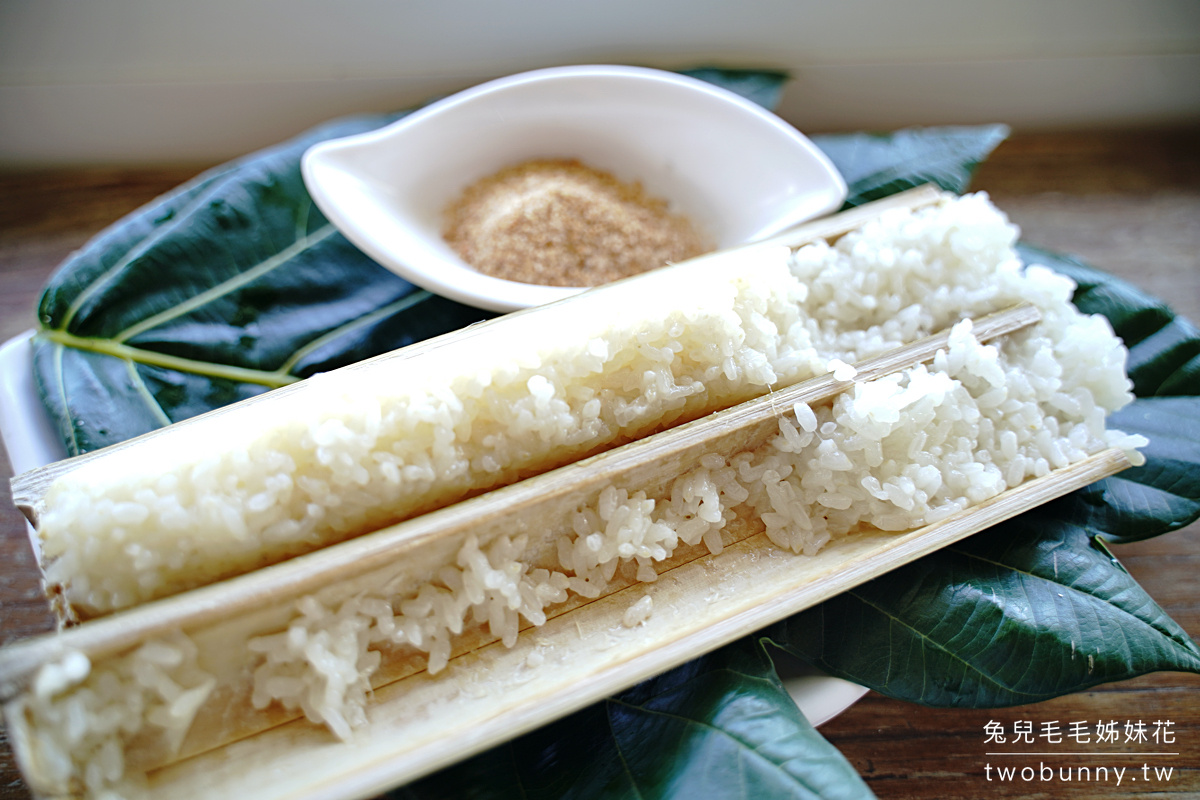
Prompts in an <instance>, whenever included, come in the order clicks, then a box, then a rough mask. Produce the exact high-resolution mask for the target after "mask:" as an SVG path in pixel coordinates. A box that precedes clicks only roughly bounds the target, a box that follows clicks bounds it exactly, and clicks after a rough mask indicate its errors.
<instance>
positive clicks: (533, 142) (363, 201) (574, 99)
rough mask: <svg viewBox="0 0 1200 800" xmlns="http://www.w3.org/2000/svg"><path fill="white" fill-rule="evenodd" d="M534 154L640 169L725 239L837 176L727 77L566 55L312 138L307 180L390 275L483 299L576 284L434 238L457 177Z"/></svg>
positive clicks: (651, 185) (651, 186)
mask: <svg viewBox="0 0 1200 800" xmlns="http://www.w3.org/2000/svg"><path fill="white" fill-rule="evenodd" d="M534 158H566V159H578V160H580V161H582V162H584V163H585V164H588V165H589V166H593V167H596V168H598V169H603V170H605V171H607V172H611V173H612V174H613V175H615V176H616V177H617V178H618V179H620V180H623V181H626V182H633V181H638V182H640V183H641V184H642V185H643V187H644V188H645V189H646V190H647V191H648V192H649V193H650V194H651V195H653V196H656V197H662V198H664V199H666V200H667V201H668V202H669V203H670V205H671V207H672V210H674V211H676V212H679V213H683V214H684V215H686V216H687V217H688V218H689V219H691V220H692V221H693V222H694V223H695V224H696V225H697V227H698V228H699V229H700V230H702V231H704V232H705V233H706V234H707V235H708V236H709V237H710V238H711V239H713V240H714V241H715V243H716V246H717V247H718V248H727V247H732V246H734V245H738V244H743V243H746V242H750V241H754V240H757V239H761V238H765V237H767V236H771V235H773V234H776V233H779V232H781V231H783V230H785V229H786V228H789V227H791V226H793V225H796V224H798V223H801V222H804V221H805V220H808V219H812V218H814V217H818V216H821V215H823V214H827V213H830V212H832V211H836V210H837V209H838V207H839V206H841V204H842V201H843V200H844V199H845V198H846V183H845V181H843V180H842V178H841V176H840V175H839V174H838V171H837V169H836V168H834V166H833V164H832V163H831V162H830V161H829V159H828V158H827V157H826V156H825V155H824V154H823V153H822V152H821V151H820V150H819V149H817V147H816V146H815V145H813V143H812V142H811V141H809V140H808V138H807V137H805V136H803V135H802V134H800V133H799V132H798V131H796V130H795V129H794V128H793V127H791V126H790V125H788V124H787V123H785V122H783V120H781V119H779V118H778V117H776V116H775V115H774V114H771V113H770V112H768V111H766V110H764V109H763V108H761V107H760V106H758V105H755V104H754V103H752V102H750V101H748V100H746V99H744V98H742V97H740V96H738V95H736V94H734V93H733V92H730V91H726V90H725V89H721V88H718V87H716V86H713V85H712V84H709V83H706V82H704V81H699V80H696V79H694V78H690V77H686V76H682V75H678V74H676V73H671V72H664V71H661V70H653V69H642V68H637V67H621V66H605V65H600V66H574V67H556V68H551V69H542V70H534V71H532V72H525V73H521V74H518V75H513V76H510V77H507V78H501V79H499V80H495V81H491V82H489V83H485V84H482V85H480V86H476V87H474V88H472V89H468V90H467V91H464V92H461V93H459V94H456V95H453V96H452V97H448V98H446V99H444V100H441V101H439V102H437V103H433V104H432V105H429V106H426V107H425V108H423V109H421V110H420V111H418V112H416V113H413V114H410V115H409V116H407V117H405V118H404V119H402V120H399V121H398V122H395V123H393V124H392V125H389V126H388V127H386V128H383V129H381V130H377V131H371V132H368V133H363V134H358V135H355V136H350V137H346V138H343V139H338V140H333V141H326V142H322V143H320V144H317V145H314V146H313V147H312V148H311V149H310V150H309V151H308V152H307V153H306V154H305V156H304V160H303V162H302V170H303V174H304V180H305V184H306V185H307V187H308V190H309V193H310V194H311V195H312V197H313V199H314V200H315V201H316V203H317V206H318V207H319V208H320V209H321V211H322V212H323V213H324V214H325V216H327V217H328V218H329V219H330V220H331V221H332V222H333V223H334V225H336V226H337V227H338V229H339V230H340V231H341V232H342V233H343V234H344V235H345V236H346V238H348V239H349V240H350V241H351V242H353V243H354V244H356V245H357V246H358V247H360V248H361V249H362V250H363V251H364V252H366V253H367V254H368V255H370V256H371V257H372V258H374V259H375V260H376V261H378V262H379V263H380V264H383V265H384V266H386V267H387V268H389V269H391V270H392V271H394V272H396V273H397V274H398V275H400V276H401V277H403V278H405V279H407V280H409V281H412V282H413V283H415V284H417V285H418V286H421V287H423V288H425V289H428V290H429V291H431V292H434V293H436V294H439V295H442V296H444V297H449V298H451V299H453V300H457V301H459V302H461V303H466V304H468V305H473V306H478V307H480V308H485V309H490V310H493V311H512V310H515V309H519V308H526V307H529V306H535V305H541V304H543V303H548V302H552V301H554V300H558V299H560V298H563V297H566V296H569V295H571V294H574V293H576V292H579V291H581V288H576V287H554V286H540V285H535V284H528V283H518V282H515V281H507V280H501V279H500V278H494V277H491V276H489V275H485V274H483V273H481V272H478V271H476V270H475V269H473V268H471V267H470V266H468V265H467V264H466V263H465V262H464V261H463V260H462V259H461V258H460V257H459V256H458V255H457V254H456V253H455V252H454V251H453V250H452V249H451V248H450V246H449V245H448V244H447V243H446V242H445V241H444V240H443V238H442V225H443V221H442V212H443V210H444V209H445V207H446V206H447V205H448V204H449V203H450V202H451V201H452V200H453V199H454V198H455V197H456V196H457V195H458V194H459V193H460V192H461V191H462V190H463V189H464V188H465V187H466V186H468V185H469V184H471V183H473V182H475V181H476V180H479V179H480V178H483V177H485V176H487V175H490V174H493V173H495V172H496V171H497V170H499V169H501V168H502V167H506V166H510V165H513V164H518V163H521V162H523V161H527V160H529V159H534Z"/></svg>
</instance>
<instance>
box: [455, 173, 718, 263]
mask: <svg viewBox="0 0 1200 800" xmlns="http://www.w3.org/2000/svg"><path fill="white" fill-rule="evenodd" d="M443 236H444V237H445V239H446V241H447V242H448V243H449V244H450V246H451V247H453V248H454V250H455V252H457V253H458V254H459V255H460V256H461V257H462V259H463V260H464V261H466V262H467V263H468V264H470V265H471V266H473V267H475V268H476V269H477V270H479V271H480V272H483V273H485V274H487V275H492V276H494V277H497V278H504V279H505V280H510V281H519V282H521V283H538V284H543V285H546V286H598V285H600V284H602V283H608V282H609V281H613V280H616V279H618V278H624V277H627V276H629V275H634V274H636V273H639V272H645V271H646V270H650V269H655V268H657V267H661V266H665V265H666V264H669V263H673V262H676V261H683V260H684V259H687V258H692V257H693V256H697V255H700V254H701V253H704V252H707V251H709V250H711V249H712V247H711V246H710V245H709V244H708V243H707V242H706V241H705V240H704V238H703V237H702V236H701V235H700V234H699V232H698V231H696V229H695V228H693V227H692V224H691V222H689V221H688V220H687V218H685V217H683V216H680V215H678V214H672V213H670V211H669V210H668V208H667V203H666V202H665V201H664V200H660V199H658V198H654V197H650V196H648V195H647V194H646V193H645V191H644V190H643V189H642V186H641V184H640V183H632V184H629V183H622V182H621V181H619V180H617V179H616V178H615V177H614V176H613V175H611V174H609V173H607V172H601V171H599V170H596V169H592V168H591V167H588V166H585V165H584V164H581V163H580V162H578V161H574V160H534V161H526V162H524V163H522V164H518V165H516V166H512V167H507V168H505V169H502V170H500V171H499V172H497V173H496V174H494V175H491V176H489V177H487V178H484V179H482V180H480V181H478V182H476V183H474V184H472V185H471V186H469V187H468V188H467V189H466V191H465V192H463V194H462V195H461V196H460V197H459V198H458V199H457V200H456V201H455V202H454V203H452V204H451V205H450V206H449V208H448V209H447V210H446V227H445V230H444V232H443Z"/></svg>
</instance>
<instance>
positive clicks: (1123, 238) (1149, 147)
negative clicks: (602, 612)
mask: <svg viewBox="0 0 1200 800" xmlns="http://www.w3.org/2000/svg"><path fill="white" fill-rule="evenodd" d="M1198 145H1200V128H1194V129H1174V130H1165V131H1145V130H1141V131H1123V132H1107V133H1089V134H1076V133H1061V134H1037V135H1018V136H1014V137H1013V138H1012V139H1011V140H1009V141H1008V142H1006V143H1005V144H1004V145H1002V146H1001V147H1000V149H999V150H998V151H997V152H996V154H995V155H994V156H993V157H992V158H991V159H990V160H989V161H988V162H987V163H986V164H985V165H984V166H983V168H981V170H980V172H979V174H978V176H977V178H976V181H975V184H974V187H973V188H977V189H985V190H987V191H989V192H990V193H991V195H992V197H993V199H994V200H995V201H996V203H997V204H998V205H999V206H1000V207H1001V208H1003V209H1005V210H1006V211H1007V212H1008V213H1009V214H1010V216H1011V217H1012V219H1013V220H1014V221H1015V222H1017V223H1018V224H1019V225H1021V227H1022V229H1023V231H1024V236H1025V238H1026V239H1027V240H1028V241H1030V242H1033V243H1035V244H1040V245H1043V246H1045V247H1049V248H1053V249H1060V250H1065V251H1069V252H1074V253H1077V254H1079V255H1082V256H1084V257H1085V258H1086V259H1087V260H1088V261H1089V262H1091V263H1092V264H1094V265H1095V266H1097V267H1099V268H1101V269H1104V270H1106V271H1108V272H1111V273H1114V274H1116V275H1119V276H1121V277H1123V278H1125V279H1126V280H1129V281H1130V282H1132V283H1134V284H1136V285H1139V286H1141V287H1142V288H1144V289H1145V290H1146V291H1148V292H1150V293H1151V294H1154V295H1156V296H1158V297H1161V298H1164V299H1166V300H1167V301H1168V302H1169V303H1171V304H1172V305H1173V307H1174V308H1175V310H1176V311H1177V312H1179V313H1181V314H1183V315H1185V316H1187V317H1188V318H1190V319H1191V320H1193V321H1200V147H1198ZM199 169H200V167H199V166H190V167H171V168H137V169H134V168H128V169H120V168H105V169H68V170H54V171H23V172H0V341H5V340H7V339H8V338H10V337H11V336H13V335H16V334H17V333H19V332H21V331H23V330H25V329H27V328H31V327H33V326H34V324H35V316H34V309H35V306H36V302H37V298H38V295H39V293H40V290H41V286H42V284H43V283H44V281H45V280H46V278H47V276H48V275H49V274H50V272H51V271H52V270H53V269H54V267H55V266H56V265H57V264H58V263H59V262H60V261H61V260H62V259H63V258H64V257H66V256H67V254H68V253H70V252H71V250H73V249H74V248H77V247H79V246H80V245H81V244H83V243H84V242H85V241H86V240H87V238H88V237H90V236H91V235H93V234H95V233H96V232H98V231H99V230H100V229H101V228H102V227H103V226H105V225H107V224H108V223H110V222H112V221H114V220H116V219H118V218H119V217H121V216H122V215H124V214H126V213H128V212H129V211H131V210H133V209H134V208H136V207H137V206H139V205H141V204H142V203H144V202H146V201H148V200H150V199H151V198H153V197H154V196H155V195H157V194H159V193H161V192H163V191H166V190H167V189H169V188H171V187H172V186H175V185H177V184H178V183H181V182H182V181H184V180H186V179H187V178H189V177H191V176H192V175H193V174H195V173H196V172H197V171H198V170H199ZM1196 424H1198V425H1200V420H1197V423H1196ZM0 459H2V460H0V473H2V474H3V475H4V476H5V477H7V476H8V475H11V474H12V470H11V467H10V466H9V464H8V461H7V457H6V456H0ZM1115 550H1116V554H1117V556H1118V557H1119V558H1120V559H1121V561H1122V563H1124V564H1125V566H1126V567H1127V568H1128V569H1129V571H1130V572H1131V573H1132V574H1133V575H1134V577H1135V578H1137V580H1138V581H1139V582H1140V583H1141V584H1142V585H1143V586H1144V587H1145V588H1146V589H1147V590H1148V591H1149V592H1150V594H1151V595H1152V596H1153V597H1154V598H1155V599H1156V600H1157V601H1158V602H1159V604H1160V605H1161V606H1163V608H1164V609H1166V611H1167V613H1169V614H1170V615H1171V616H1172V617H1173V618H1174V619H1175V620H1177V621H1178V622H1179V623H1180V624H1181V625H1182V626H1183V627H1184V628H1185V629H1186V630H1187V631H1188V632H1189V633H1190V634H1191V635H1192V636H1193V637H1194V638H1200V577H1197V576H1200V524H1194V525H1192V526H1190V527H1189V528H1187V529H1185V530H1184V531H1181V532H1178V533H1174V534H1170V535H1168V536H1164V537H1160V538H1158V539H1154V540H1151V541H1148V542H1143V543H1141V544H1135V545H1126V546H1122V547H1118V548H1115ZM35 574H36V569H35V566H34V562H33V557H32V554H31V552H30V550H29V545H28V541H27V538H26V532H25V525H24V520H23V519H22V518H21V516H20V515H19V514H18V513H17V511H16V510H15V509H14V508H13V506H12V502H11V495H10V494H9V491H8V485H7V481H5V482H4V483H3V486H0V642H9V641H13V640H15V639H19V638H22V637H25V636H29V635H32V634H35V633H39V632H42V631H46V630H50V629H51V628H52V623H51V619H50V616H49V614H48V612H47V610H46V608H45V605H44V604H43V602H42V599H41V596H40V589H39V586H38V583H37V579H36V577H35ZM1080 720H1084V721H1087V722H1088V723H1089V724H1091V725H1093V726H1094V724H1095V723H1096V722H1097V721H1100V720H1103V721H1109V720H1117V721H1119V722H1121V723H1122V725H1123V724H1124V722H1125V721H1132V722H1137V721H1142V722H1145V723H1147V724H1148V725H1149V724H1152V723H1153V722H1154V721H1155V720H1170V721H1171V722H1172V723H1173V730H1174V732H1175V734H1176V742H1175V743H1174V744H1173V745H1172V751H1173V752H1178V753H1179V755H1178V756H1172V757H1154V758H1149V757H1136V758H1132V757H1131V758H1127V759H1125V760H1123V761H1120V762H1119V763H1117V762H1113V763H1111V764H1109V766H1111V767H1113V768H1114V769H1115V768H1116V767H1120V766H1125V767H1127V768H1128V769H1127V771H1126V772H1125V773H1124V778H1123V780H1122V782H1121V785H1119V786H1118V785H1116V780H1115V777H1111V775H1110V779H1109V780H1108V781H1107V782H1097V781H1096V780H1093V781H1092V782H1084V783H1081V782H1080V781H1079V780H1073V781H1070V782H1068V781H1065V780H1063V778H1062V776H1061V773H1060V772H1058V773H1057V774H1056V775H1055V777H1054V778H1053V779H1052V780H1049V781H1042V780H1041V779H1040V778H1041V775H1044V773H1041V774H1037V773H1036V772H1035V775H1034V777H1033V779H1032V780H1030V781H1023V780H1021V779H1020V777H1019V774H1018V777H1017V779H1016V780H1014V781H1011V782H1000V780H999V774H998V772H996V771H995V770H996V768H997V767H998V766H999V764H997V763H993V762H995V761H996V759H993V758H990V757H988V756H987V755H985V753H986V752H987V751H988V750H989V747H988V746H987V745H986V744H985V741H986V735H985V726H986V725H987V724H988V723H989V722H992V721H995V722H1000V723H1003V725H1004V726H1005V728H1006V729H1007V730H1010V731H1011V730H1012V726H1013V723H1014V722H1015V721H1029V722H1032V723H1033V725H1034V728H1035V729H1037V730H1040V729H1041V726H1042V725H1043V723H1049V722H1055V721H1057V722H1059V723H1060V725H1061V727H1062V728H1063V730H1064V731H1065V730H1066V728H1067V727H1068V725H1069V724H1070V723H1071V722H1074V721H1080ZM821 730H822V732H823V733H824V734H825V736H826V737H827V738H828V739H829V740H830V741H831V742H832V743H833V744H834V745H835V746H837V747H838V749H840V750H841V751H842V752H843V753H844V754H845V755H846V757H847V758H849V759H850V760H851V762H852V763H853V764H854V766H855V768H856V769H857V770H858V772H859V773H860V774H861V775H862V776H863V777H864V778H865V779H866V780H867V783H868V785H870V787H871V788H872V790H874V791H875V792H876V793H877V794H878V796H879V797H882V798H940V799H942V800H952V799H953V798H975V797H980V796H983V795H991V796H997V797H1030V796H1038V797H1079V798H1085V797H1086V798H1105V799H1108V798H1125V797H1129V798H1134V797H1138V798H1145V797H1148V796H1162V795H1170V796H1178V797H1185V796H1190V797H1198V796H1200V676H1197V675H1189V674H1179V673H1160V674H1156V675H1150V676H1145V677H1142V678H1138V679H1135V680H1131V681H1127V682H1124V683H1120V684H1113V685H1108V686H1102V687H1098V688H1096V689H1094V690H1092V691H1088V692H1083V693H1079V694H1075V695H1071V696H1069V697H1063V698H1059V699H1056V700H1052V701H1049V702H1045V703H1040V704H1037V705H1033V706H1024V707H1019V708H1011V709H1002V710H982V711H976V710H954V709H927V708H922V707H918V706H914V705H911V704H907V703H901V702H897V701H894V700H890V699H888V698H886V697H883V696H882V695H878V694H875V693H870V694H868V695H867V696H866V697H865V698H864V699H863V700H861V701H860V702H859V703H858V704H856V705H855V706H853V707H852V708H851V709H850V710H849V711H847V712H845V713H844V714H842V715H841V716H840V717H838V718H836V719H835V720H833V721H831V722H829V723H827V724H826V725H824V726H823V727H822V729H821ZM1069 749H1072V748H1069V747H1067V746H1066V745H1063V746H1061V749H1055V750H1054V752H1055V753H1056V755H1054V756H1048V757H1045V758H1042V759H1036V758H1035V759H1031V760H1030V761H1029V762H1028V763H1029V764H1031V765H1032V766H1034V767H1035V770H1036V768H1037V767H1038V765H1039V762H1040V763H1044V764H1045V765H1047V766H1049V767H1051V768H1052V769H1053V770H1055V771H1056V772H1057V771H1058V770H1060V769H1063V768H1066V769H1068V770H1071V773H1070V774H1071V775H1072V777H1075V778H1078V776H1079V773H1078V772H1077V771H1075V770H1077V768H1078V767H1080V766H1084V765H1086V764H1087V763H1088V762H1085V761H1084V760H1082V759H1079V758H1076V759H1068V758H1065V757H1064V756H1063V754H1065V753H1066V752H1067V751H1068V750H1069ZM1074 749H1078V748H1074ZM1091 763H1092V765H1097V762H1096V761H1095V760H1093V761H1092V762H1091ZM1144 763H1146V764H1148V765H1149V772H1148V773H1147V772H1143V770H1142V764H1144ZM989 764H990V765H991V768H992V769H991V771H990V772H989V770H988V766H989ZM1024 764H1025V762H1022V764H1021V765H1024ZM1006 765H1011V764H1007V763H1006ZM1154 767H1159V768H1164V767H1172V768H1173V772H1172V774H1171V777H1170V780H1160V779H1157V780H1156V779H1155V776H1154ZM1147 776H1148V777H1149V780H1146V779H1145V778H1146V777H1147ZM989 777H990V778H991V780H989ZM1135 779H1136V780H1135ZM28 797H29V793H28V790H27V789H26V788H25V787H24V785H23V784H22V782H21V779H20V776H19V774H18V773H17V770H16V769H15V767H14V766H13V763H12V757H11V754H10V752H9V749H8V746H7V742H3V743H0V800H17V799H18V798H20V799H21V800H26V799H27V798H28Z"/></svg>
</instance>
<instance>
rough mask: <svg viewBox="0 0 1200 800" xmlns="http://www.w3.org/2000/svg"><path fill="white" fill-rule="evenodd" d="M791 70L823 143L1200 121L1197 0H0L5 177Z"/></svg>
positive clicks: (232, 150) (787, 109)
mask: <svg viewBox="0 0 1200 800" xmlns="http://www.w3.org/2000/svg"><path fill="white" fill-rule="evenodd" d="M588 62H619V63H637V64H644V65H649V66H659V67H665V68H682V67H689V66H696V65H701V64H717V65H726V66H757V67H772V68H781V69H786V70H788V71H790V72H791V73H792V74H793V76H794V80H793V81H792V82H791V84H790V85H789V87H788V89H787V91H786V94H785V96H784V101H783V106H782V109H781V114H782V115H783V116H784V117H785V118H786V119H788V120H789V121H790V122H792V123H793V124H795V125H796V126H797V127H799V128H800V129H801V130H804V131H808V132H820V131H833V130H855V129H864V128H871V129H890V128H895V127H900V126H905V125H920V124H946V123H978V122H993V121H999V122H1007V123H1009V124H1011V125H1013V126H1014V127H1016V128H1018V129H1022V128H1024V129H1048V128H1066V127H1086V126H1101V127H1113V126H1130V125H1149V124H1172V123H1178V122H1181V121H1189V122H1190V121H1197V120H1200V0H993V1H992V2H986V3H985V2H978V1H977V0H740V1H739V2H736V3H735V2H729V1H728V0H726V1H725V2H716V1H715V0H603V1H600V0H593V2H586V3H584V2H572V0H557V1H556V2H549V1H534V0H526V1H525V2H519V1H518V2H503V1H502V0H441V2H439V1H438V0H326V1H325V2H318V1H317V0H192V1H190V2H178V1H177V0H0V164H8V165H14V164H15V165H46V164H65V163H74V164H78V163H151V162H172V161H176V162H177V161H197V162H201V161H203V162H211V161H215V160H219V159H224V158H229V157H232V156H235V155H238V154H241V153H244V152H247V151H249V150H253V149H256V148H258V147H261V146H265V145H268V144H271V143H274V142H276V141H279V140H281V139H284V138H287V137H289V136H291V135H292V134H294V133H296V132H298V131H300V130H303V129H304V128H306V127H308V126H310V125H312V124H315V123H318V122H320V121H322V120H325V119H328V118H330V117H334V116H338V115H341V114H346V113H350V112H356V111H382V110H389V109H396V108H402V107H404V106H406V105H410V104H413V103H417V102H420V101H422V100H425V99H428V98H429V97H430V96H432V95H436V94H441V93H446V92H450V91H454V90H456V89H459V88H464V87H465V86H468V85H471V84H473V83H477V82H479V81H481V80H484V79H487V78H491V77H496V76H499V75H503V74H507V73H511V72H517V71H521V70H524V69H531V68H536V67H543V66H551V65H557V64H568V63H588Z"/></svg>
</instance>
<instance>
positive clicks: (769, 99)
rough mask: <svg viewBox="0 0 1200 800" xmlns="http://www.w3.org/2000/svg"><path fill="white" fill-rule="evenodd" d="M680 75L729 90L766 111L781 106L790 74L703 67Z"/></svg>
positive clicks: (686, 70)
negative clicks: (781, 98) (780, 102)
mask: <svg viewBox="0 0 1200 800" xmlns="http://www.w3.org/2000/svg"><path fill="white" fill-rule="evenodd" d="M680 74H683V75H689V76H691V77H693V78H696V79H698V80H702V81H707V82H708V83H712V84H715V85H717V86H720V87H721V88H723V89H728V90H729V91H731V92H733V93H735V94H740V95H741V96H742V97H744V98H746V99H747V100H749V101H751V102H753V103H757V104H758V105H760V106H762V107H763V108H766V109H774V108H775V107H776V106H778V105H779V98H780V97H781V96H782V95H783V88H784V86H785V85H786V84H787V81H788V74H787V73H786V72H780V71H777V70H757V69H718V68H716V67H701V68H699V69H685V70H680Z"/></svg>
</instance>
